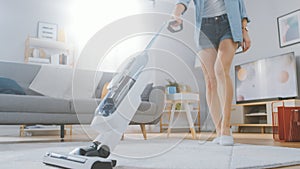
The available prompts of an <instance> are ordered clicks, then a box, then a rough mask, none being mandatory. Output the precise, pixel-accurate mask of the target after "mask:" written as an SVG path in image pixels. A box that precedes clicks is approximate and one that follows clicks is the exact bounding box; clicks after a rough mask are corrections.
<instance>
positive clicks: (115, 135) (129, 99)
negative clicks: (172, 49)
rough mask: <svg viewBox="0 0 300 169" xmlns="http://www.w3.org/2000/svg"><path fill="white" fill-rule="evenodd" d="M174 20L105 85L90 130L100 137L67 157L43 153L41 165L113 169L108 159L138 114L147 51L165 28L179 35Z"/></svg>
mask: <svg viewBox="0 0 300 169" xmlns="http://www.w3.org/2000/svg"><path fill="white" fill-rule="evenodd" d="M174 23H175V22H174V21H170V22H166V23H164V24H163V25H162V27H161V28H160V30H159V31H158V32H157V33H156V34H155V35H154V36H153V38H152V39H151V40H150V42H149V44H148V45H147V47H146V48H145V49H144V50H143V52H141V54H139V55H137V56H136V57H133V58H131V59H130V60H129V61H128V62H127V64H125V66H124V67H123V69H121V71H120V73H117V74H116V75H115V76H114V77H113V79H112V80H111V82H110V84H109V85H108V93H107V94H106V95H105V97H104V98H103V100H102V101H101V102H100V104H99V105H98V107H97V109H96V110H95V115H94V118H93V120H92V123H91V127H92V128H94V129H95V130H97V131H98V132H99V133H101V134H99V135H98V136H97V137H96V139H95V140H94V141H93V143H92V145H90V146H88V147H80V148H76V149H74V150H73V151H71V152H70V153H69V154H60V153H54V152H50V153H46V154H45V155H44V157H43V163H44V164H46V165H50V166H55V167H58V168H69V169H112V168H113V167H115V166H116V163H117V161H116V160H112V159H108V157H109V155H110V152H111V150H113V149H114V148H115V146H116V145H117V144H118V143H119V141H120V139H121V137H122V134H123V133H124V132H125V130H126V129H127V127H128V125H129V123H130V121H131V119H132V117H133V116H134V114H135V112H136V111H137V109H138V107H139V105H140V103H141V99H140V97H137V96H140V95H141V94H142V92H143V90H144V87H145V84H146V83H147V82H148V81H149V79H147V77H143V76H139V75H140V74H141V72H142V71H143V69H144V68H145V66H146V64H147V62H148V49H150V47H151V46H152V44H153V43H154V41H155V40H156V38H157V37H158V36H159V34H160V33H161V31H162V30H163V29H164V28H165V27H166V25H168V26H167V29H168V30H169V31H170V32H172V33H175V32H179V31H181V30H182V29H183V25H182V24H181V25H179V26H177V27H174V26H173V25H174Z"/></svg>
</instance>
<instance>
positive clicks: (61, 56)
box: [24, 37, 74, 65]
mask: <svg viewBox="0 0 300 169" xmlns="http://www.w3.org/2000/svg"><path fill="white" fill-rule="evenodd" d="M34 50H36V51H37V53H38V56H34ZM24 60H25V62H26V63H38V64H56V65H73V62H74V47H73V45H71V44H69V43H65V42H60V41H54V40H49V39H40V38H35V37H28V38H27V39H26V42H25V59H24ZM46 60H49V61H46Z"/></svg>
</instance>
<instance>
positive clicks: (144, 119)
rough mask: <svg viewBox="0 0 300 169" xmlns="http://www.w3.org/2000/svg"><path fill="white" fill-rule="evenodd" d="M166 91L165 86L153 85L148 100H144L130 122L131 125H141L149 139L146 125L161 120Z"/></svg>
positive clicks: (145, 136) (144, 134)
mask: <svg viewBox="0 0 300 169" xmlns="http://www.w3.org/2000/svg"><path fill="white" fill-rule="evenodd" d="M148 86H149V85H148ZM146 89H147V87H146V88H145V90H146ZM164 91H165V88H164V87H163V86H155V87H152V85H151V91H150V94H149V98H148V99H145V100H146V101H142V103H141V104H140V106H139V108H138V111H137V112H136V113H135V115H134V116H133V118H132V120H131V122H130V125H140V127H141V130H142V133H143V136H144V139H145V140H146V139H147V133H146V128H145V125H155V124H157V123H158V122H159V121H160V117H161V115H162V112H163V109H164V105H165V104H164V101H165V94H164Z"/></svg>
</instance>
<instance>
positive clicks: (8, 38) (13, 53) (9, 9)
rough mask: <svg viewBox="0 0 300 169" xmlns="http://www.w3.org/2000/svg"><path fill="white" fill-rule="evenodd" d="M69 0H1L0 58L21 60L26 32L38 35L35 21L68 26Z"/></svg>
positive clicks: (63, 26) (29, 34)
mask: <svg viewBox="0 0 300 169" xmlns="http://www.w3.org/2000/svg"><path fill="white" fill-rule="evenodd" d="M71 2H72V0H43V1H40V0H26V1H24V0H0V27H1V31H0V60H8V61H17V62H23V61H24V49H25V40H26V38H27V36H37V24H38V21H44V22H49V23H56V24H58V27H59V29H69V28H68V25H70V21H71V19H70V18H71V16H70V4H71Z"/></svg>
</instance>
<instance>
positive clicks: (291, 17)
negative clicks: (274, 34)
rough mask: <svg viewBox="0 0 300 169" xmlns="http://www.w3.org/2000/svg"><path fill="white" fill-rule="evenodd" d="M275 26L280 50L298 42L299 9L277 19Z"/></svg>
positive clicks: (299, 27)
mask: <svg viewBox="0 0 300 169" xmlns="http://www.w3.org/2000/svg"><path fill="white" fill-rule="evenodd" d="M277 25H278V35H279V45H280V47H281V48H282V47H286V46H290V45H293V44H296V43H299V42H300V9H298V10H296V11H293V12H290V13H288V14H285V15H283V16H280V17H278V18H277Z"/></svg>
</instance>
